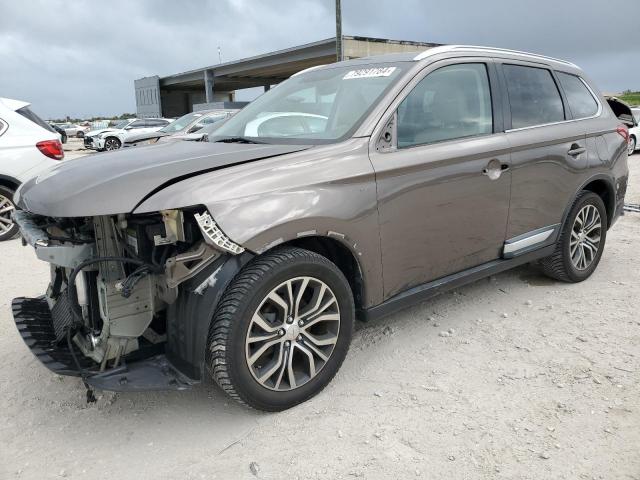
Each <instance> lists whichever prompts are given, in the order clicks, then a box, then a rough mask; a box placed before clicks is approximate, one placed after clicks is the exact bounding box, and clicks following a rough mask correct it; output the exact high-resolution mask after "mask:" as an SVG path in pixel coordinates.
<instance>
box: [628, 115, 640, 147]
mask: <svg viewBox="0 0 640 480" xmlns="http://www.w3.org/2000/svg"><path fill="white" fill-rule="evenodd" d="M631 113H633V123H634V124H635V126H634V127H633V128H630V129H629V155H633V153H634V152H635V151H636V150H640V108H632V109H631Z"/></svg>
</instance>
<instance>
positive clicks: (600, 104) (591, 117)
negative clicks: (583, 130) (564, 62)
mask: <svg viewBox="0 0 640 480" xmlns="http://www.w3.org/2000/svg"><path fill="white" fill-rule="evenodd" d="M532 68H537V67H532ZM554 72H559V73H566V74H568V75H573V76H574V77H578V78H579V79H580V81H581V82H582V83H583V84H584V86H585V87H587V90H589V93H590V94H591V96H592V97H593V98H594V99H595V101H596V103H597V104H598V111H597V112H596V113H595V114H593V115H591V116H590V117H582V118H571V119H569V120H562V121H561V122H552V123H543V124H540V125H530V126H528V127H520V128H510V129H508V130H505V131H504V132H505V133H511V132H521V131H523V130H530V129H532V128H541V127H550V126H553V125H562V124H565V123H572V122H582V121H584V120H593V119H594V118H598V117H600V116H601V115H602V110H603V107H602V102H601V101H600V98H598V95H596V94H595V93H594V91H593V89H592V88H591V87H590V86H589V84H588V83H587V82H585V81H584V79H583V78H582V77H581V76H580V75H575V74H573V73H569V72H563V71H562V70H554ZM554 80H555V79H554ZM509 109H511V106H509Z"/></svg>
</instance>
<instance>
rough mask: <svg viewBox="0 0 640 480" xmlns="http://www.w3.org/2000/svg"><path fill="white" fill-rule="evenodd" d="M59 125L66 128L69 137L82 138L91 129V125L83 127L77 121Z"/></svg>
mask: <svg viewBox="0 0 640 480" xmlns="http://www.w3.org/2000/svg"><path fill="white" fill-rule="evenodd" d="M57 126H58V127H60V128H61V129H63V130H64V132H65V133H66V134H67V137H76V138H82V137H84V134H85V133H87V132H88V131H89V130H90V128H89V127H83V126H82V125H76V124H75V123H58V124H57Z"/></svg>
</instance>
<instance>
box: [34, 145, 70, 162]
mask: <svg viewBox="0 0 640 480" xmlns="http://www.w3.org/2000/svg"><path fill="white" fill-rule="evenodd" d="M36 147H38V150H40V151H41V152H42V154H43V155H46V156H47V157H49V158H53V159H54V160H62V159H63V158H64V150H62V144H61V143H60V140H45V141H43V142H38V143H36Z"/></svg>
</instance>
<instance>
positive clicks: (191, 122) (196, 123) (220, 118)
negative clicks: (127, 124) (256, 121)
mask: <svg viewBox="0 0 640 480" xmlns="http://www.w3.org/2000/svg"><path fill="white" fill-rule="evenodd" d="M237 111H238V110H203V111H199V112H192V113H187V114H186V115H183V116H182V117H180V118H178V119H177V120H174V121H173V122H171V123H170V124H169V125H167V126H165V127H163V128H161V129H160V130H158V131H156V132H147V133H140V134H137V135H132V136H130V137H129V138H127V140H126V141H125V142H124V144H123V147H137V146H141V145H152V144H154V143H157V142H158V141H159V140H160V139H161V138H166V139H168V138H170V139H172V140H180V139H183V137H187V138H186V139H187V140H191V138H189V137H188V136H189V135H192V134H196V133H197V132H199V131H200V130H201V129H202V128H203V127H206V126H208V125H214V124H217V123H219V122H224V121H225V120H227V119H228V118H230V117H231V116H233V115H234V114H235V113H236V112H237Z"/></svg>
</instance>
